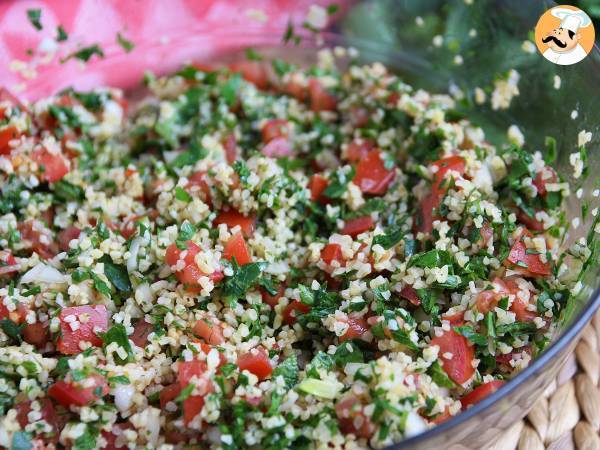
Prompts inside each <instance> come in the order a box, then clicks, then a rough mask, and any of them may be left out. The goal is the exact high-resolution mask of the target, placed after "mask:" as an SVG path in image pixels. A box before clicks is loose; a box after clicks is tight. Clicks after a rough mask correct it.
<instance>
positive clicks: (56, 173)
mask: <svg viewBox="0 0 600 450" xmlns="http://www.w3.org/2000/svg"><path fill="white" fill-rule="evenodd" d="M31 157H32V159H33V160H34V161H35V162H36V163H37V164H38V166H39V167H40V171H41V175H40V176H41V178H42V180H45V181H47V182H48V183H54V182H55V181H58V180H60V179H62V178H63V177H64V176H65V175H66V174H68V173H69V160H67V159H66V158H65V157H64V156H63V155H62V154H61V153H50V152H49V151H48V150H47V149H45V148H43V147H42V148H39V149H37V150H35V151H34V152H33V153H32V155H31Z"/></svg>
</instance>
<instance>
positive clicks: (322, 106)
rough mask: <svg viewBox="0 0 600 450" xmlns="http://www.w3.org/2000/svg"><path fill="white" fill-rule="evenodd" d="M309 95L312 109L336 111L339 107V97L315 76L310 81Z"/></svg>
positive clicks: (316, 110)
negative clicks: (328, 90) (331, 92)
mask: <svg viewBox="0 0 600 450" xmlns="http://www.w3.org/2000/svg"><path fill="white" fill-rule="evenodd" d="M308 97H309V103H310V109H311V111H315V112H319V111H335V108H336V107H337V99H336V98H335V97H334V96H333V95H331V94H330V93H329V92H327V91H326V90H325V88H324V87H323V85H322V84H321V82H320V81H319V80H316V79H315V78H311V79H310V80H309V81H308Z"/></svg>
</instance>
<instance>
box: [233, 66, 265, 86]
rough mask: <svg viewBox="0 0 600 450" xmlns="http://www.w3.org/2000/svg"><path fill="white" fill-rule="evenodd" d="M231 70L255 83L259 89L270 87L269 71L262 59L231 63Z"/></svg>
mask: <svg viewBox="0 0 600 450" xmlns="http://www.w3.org/2000/svg"><path fill="white" fill-rule="evenodd" d="M231 71H232V72H234V73H236V72H237V73H240V74H241V75H242V78H243V79H244V80H246V81H249V82H250V83H252V84H254V85H255V86H256V87H257V88H258V89H266V88H267V87H269V72H268V70H267V67H266V66H265V64H264V63H262V62H260V61H239V62H236V63H234V64H232V65H231Z"/></svg>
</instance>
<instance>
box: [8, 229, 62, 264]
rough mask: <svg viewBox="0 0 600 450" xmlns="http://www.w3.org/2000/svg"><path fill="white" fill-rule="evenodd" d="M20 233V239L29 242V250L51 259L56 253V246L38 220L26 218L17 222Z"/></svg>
mask: <svg viewBox="0 0 600 450" xmlns="http://www.w3.org/2000/svg"><path fill="white" fill-rule="evenodd" d="M17 229H18V230H19V233H20V234H21V240H22V241H26V242H27V243H28V244H29V248H30V249H31V251H33V252H35V253H37V254H38V255H40V256H41V257H42V258H43V259H52V258H54V257H55V256H56V254H57V253H58V246H57V245H56V242H54V241H53V240H52V236H51V234H50V232H49V231H48V229H47V228H46V227H44V226H43V224H42V223H41V222H40V221H39V220H34V219H30V220H26V221H25V222H21V223H19V224H17Z"/></svg>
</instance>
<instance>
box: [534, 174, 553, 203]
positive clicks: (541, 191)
mask: <svg viewBox="0 0 600 450" xmlns="http://www.w3.org/2000/svg"><path fill="white" fill-rule="evenodd" d="M557 181H558V175H556V172H555V171H554V169H552V168H551V167H544V168H543V169H542V170H540V171H539V172H538V173H537V174H536V175H535V179H534V180H533V185H534V186H535V188H536V189H537V191H538V195H540V196H541V197H545V196H546V194H547V193H548V191H547V189H546V185H547V184H552V183H556V182H557Z"/></svg>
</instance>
